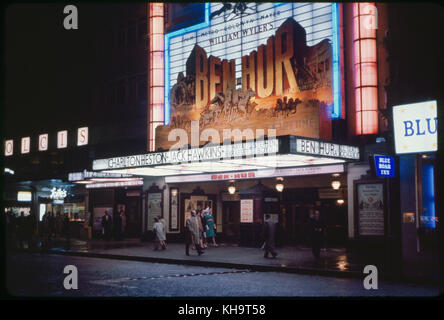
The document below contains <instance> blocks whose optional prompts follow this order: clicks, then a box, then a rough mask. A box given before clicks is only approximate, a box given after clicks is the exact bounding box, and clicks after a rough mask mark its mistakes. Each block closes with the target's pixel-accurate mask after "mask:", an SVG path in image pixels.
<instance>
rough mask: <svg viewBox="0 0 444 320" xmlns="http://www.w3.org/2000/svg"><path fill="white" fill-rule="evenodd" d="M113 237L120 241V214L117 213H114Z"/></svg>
mask: <svg viewBox="0 0 444 320" xmlns="http://www.w3.org/2000/svg"><path fill="white" fill-rule="evenodd" d="M113 221H114V224H113V226H114V239H116V240H118V241H120V240H121V239H122V237H121V235H122V218H121V217H120V214H119V213H117V214H115V215H114V219H113Z"/></svg>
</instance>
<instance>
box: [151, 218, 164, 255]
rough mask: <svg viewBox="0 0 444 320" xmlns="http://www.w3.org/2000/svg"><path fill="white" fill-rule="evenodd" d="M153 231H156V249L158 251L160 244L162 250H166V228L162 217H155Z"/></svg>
mask: <svg viewBox="0 0 444 320" xmlns="http://www.w3.org/2000/svg"><path fill="white" fill-rule="evenodd" d="M153 231H154V251H157V250H158V249H159V245H160V247H161V248H162V250H165V249H166V247H165V228H164V226H163V223H162V222H160V219H159V218H158V217H154V224H153Z"/></svg>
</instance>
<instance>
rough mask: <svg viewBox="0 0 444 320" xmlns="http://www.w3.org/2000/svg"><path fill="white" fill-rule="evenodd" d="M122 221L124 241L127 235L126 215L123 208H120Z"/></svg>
mask: <svg viewBox="0 0 444 320" xmlns="http://www.w3.org/2000/svg"><path fill="white" fill-rule="evenodd" d="M120 219H121V220H122V239H123V238H124V237H125V233H126V214H125V211H123V209H122V208H120Z"/></svg>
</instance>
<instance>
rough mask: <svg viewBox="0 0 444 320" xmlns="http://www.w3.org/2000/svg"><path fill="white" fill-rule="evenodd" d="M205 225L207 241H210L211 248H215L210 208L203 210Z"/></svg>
mask: <svg viewBox="0 0 444 320" xmlns="http://www.w3.org/2000/svg"><path fill="white" fill-rule="evenodd" d="M205 225H206V235H207V239H210V238H211V239H212V241H213V246H215V247H217V246H218V245H217V243H216V224H215V223H214V217H213V215H212V213H211V208H209V207H208V208H207V209H205Z"/></svg>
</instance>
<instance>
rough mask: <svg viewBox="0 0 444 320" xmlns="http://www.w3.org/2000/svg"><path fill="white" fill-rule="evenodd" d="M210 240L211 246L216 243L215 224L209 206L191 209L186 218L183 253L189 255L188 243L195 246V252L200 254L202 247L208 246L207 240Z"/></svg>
mask: <svg viewBox="0 0 444 320" xmlns="http://www.w3.org/2000/svg"><path fill="white" fill-rule="evenodd" d="M210 239H211V241H212V243H213V246H215V247H217V246H218V244H217V243H216V225H215V223H214V217H213V214H212V212H211V208H209V207H208V208H206V209H205V210H203V211H202V210H200V209H198V210H192V211H191V216H190V217H188V218H187V220H186V240H185V241H186V243H185V254H186V255H187V256H189V255H190V245H193V248H196V250H197V254H198V255H199V256H200V255H201V254H203V253H204V251H203V250H204V249H206V248H208V242H209V241H210Z"/></svg>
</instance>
